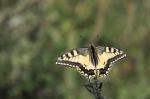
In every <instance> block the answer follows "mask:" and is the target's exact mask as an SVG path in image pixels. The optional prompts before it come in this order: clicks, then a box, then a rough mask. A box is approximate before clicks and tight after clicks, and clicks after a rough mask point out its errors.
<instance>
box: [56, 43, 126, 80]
mask: <svg viewBox="0 0 150 99" xmlns="http://www.w3.org/2000/svg"><path fill="white" fill-rule="evenodd" d="M125 56H126V54H124V52H123V51H121V50H119V49H117V48H113V47H102V46H97V47H95V46H94V45H90V46H89V47H88V48H77V49H74V50H71V51H69V52H66V53H64V54H62V55H61V56H60V57H58V59H57V61H56V64H60V65H65V66H70V67H74V68H77V70H78V71H79V72H80V73H81V74H83V75H84V76H86V77H88V78H90V77H92V76H101V75H106V74H107V73H108V71H109V69H110V67H111V64H112V63H114V62H116V61H118V60H119V59H122V58H124V57H125Z"/></svg>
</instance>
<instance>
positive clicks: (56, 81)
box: [0, 0, 150, 99]
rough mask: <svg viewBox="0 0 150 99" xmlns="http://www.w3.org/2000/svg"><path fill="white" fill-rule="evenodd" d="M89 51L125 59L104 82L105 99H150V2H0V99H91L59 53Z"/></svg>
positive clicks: (62, 0) (137, 0)
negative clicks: (111, 51)
mask: <svg viewBox="0 0 150 99" xmlns="http://www.w3.org/2000/svg"><path fill="white" fill-rule="evenodd" d="M91 42H94V44H95V45H101V46H114V47H116V48H121V49H122V50H123V51H124V52H125V53H126V54H127V57H126V58H125V59H123V60H121V61H119V62H118V63H116V64H114V65H113V68H112V69H111V71H110V73H109V76H108V77H109V78H108V79H107V80H104V84H103V95H104V96H106V97H107V99H150V52H149V51H150V0H24V1H23V0H0V99H93V96H92V95H91V94H90V93H89V92H88V91H87V90H86V89H85V88H84V86H83V85H84V84H85V83H86V79H85V78H84V77H83V76H81V75H80V74H79V73H78V72H77V71H76V70H74V69H71V68H65V67H63V66H59V65H55V60H56V59H57V57H58V56H59V55H60V54H61V53H63V52H64V51H67V50H70V49H74V48H77V47H86V46H88V44H89V43H91Z"/></svg>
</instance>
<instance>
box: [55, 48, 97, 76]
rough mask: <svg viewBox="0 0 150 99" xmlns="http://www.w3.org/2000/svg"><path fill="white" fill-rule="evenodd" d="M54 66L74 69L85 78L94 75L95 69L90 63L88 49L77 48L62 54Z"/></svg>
mask: <svg viewBox="0 0 150 99" xmlns="http://www.w3.org/2000/svg"><path fill="white" fill-rule="evenodd" d="M56 64H60V65H65V66H69V67H76V68H77V70H78V71H79V72H80V73H81V74H84V75H85V76H89V75H94V70H93V69H95V67H94V66H93V65H92V63H91V61H90V54H89V50H88V48H78V49H74V50H71V51H69V52H66V53H64V54H62V55H61V56H60V57H58V59H57V61H56Z"/></svg>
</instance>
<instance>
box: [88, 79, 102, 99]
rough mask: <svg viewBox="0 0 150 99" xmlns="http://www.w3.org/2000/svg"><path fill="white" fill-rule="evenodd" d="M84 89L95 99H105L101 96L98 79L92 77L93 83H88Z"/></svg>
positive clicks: (100, 84) (100, 83) (100, 86)
mask: <svg viewBox="0 0 150 99" xmlns="http://www.w3.org/2000/svg"><path fill="white" fill-rule="evenodd" d="M85 87H86V89H87V90H88V91H89V92H90V93H91V94H93V95H94V97H95V99H105V98H104V96H102V95H101V91H102V82H101V81H100V80H99V79H98V77H94V78H93V81H92V82H90V81H89V83H88V84H86V85H85Z"/></svg>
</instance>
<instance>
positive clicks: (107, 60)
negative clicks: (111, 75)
mask: <svg viewBox="0 0 150 99" xmlns="http://www.w3.org/2000/svg"><path fill="white" fill-rule="evenodd" d="M96 49H97V53H98V58H99V64H98V67H97V68H98V69H99V71H100V72H99V75H101V74H106V73H108V71H109V69H110V65H111V64H112V63H114V62H117V61H118V60H120V59H122V58H124V57H125V56H126V54H124V52H123V51H121V50H120V49H117V48H113V47H102V46H98V47H96Z"/></svg>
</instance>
